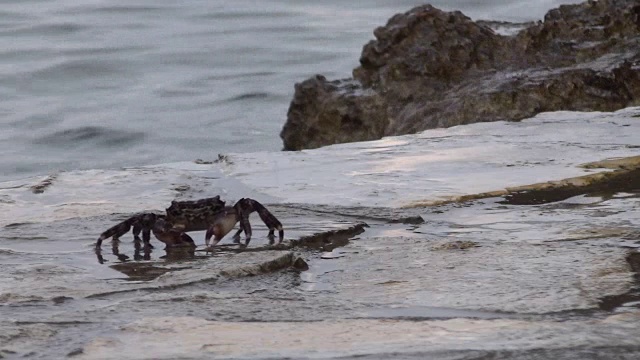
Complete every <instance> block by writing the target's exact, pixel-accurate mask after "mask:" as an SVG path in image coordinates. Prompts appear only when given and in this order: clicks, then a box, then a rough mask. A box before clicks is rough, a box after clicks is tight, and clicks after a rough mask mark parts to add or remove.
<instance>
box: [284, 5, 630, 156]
mask: <svg viewBox="0 0 640 360" xmlns="http://www.w3.org/2000/svg"><path fill="white" fill-rule="evenodd" d="M639 24H640V5H638V3H637V1H634V0H601V1H588V2H585V3H582V4H578V5H563V6H560V7H559V8H557V9H554V10H551V11H549V12H548V13H547V15H546V16H545V18H544V21H543V22H539V23H533V24H525V25H523V27H524V28H523V29H522V30H520V31H519V32H517V33H515V34H513V35H510V36H506V35H500V34H499V33H500V31H499V28H502V27H504V26H505V24H495V23H490V22H474V21H472V20H471V19H469V18H468V17H466V16H465V15H464V14H462V13H460V12H444V11H441V10H438V9H436V8H434V7H432V6H430V5H425V6H420V7H416V8H414V9H412V10H410V11H408V12H406V13H404V14H399V15H396V16H394V17H392V18H391V19H390V20H389V22H388V23H387V25H385V26H383V27H379V28H377V29H376V30H375V31H374V35H375V38H376V39H375V40H373V41H371V42H369V43H368V44H366V45H365V46H364V48H363V51H362V55H361V58H360V66H359V67H358V68H356V69H355V70H354V71H353V78H352V79H342V80H328V79H326V78H325V77H324V76H321V75H317V76H314V77H312V78H310V79H308V80H305V81H303V82H301V83H299V84H296V86H295V95H294V98H293V100H292V102H291V105H290V108H289V112H288V114H287V122H286V124H285V125H284V128H283V129H282V132H281V137H282V139H283V142H284V149H285V150H300V149H308V148H317V147H321V146H324V145H330V144H335V143H344V142H353V141H364V140H373V139H379V138H381V137H383V136H388V135H400V134H408V133H415V132H418V131H422V130H425V129H430V128H436V127H450V126H454V125H461V124H469V123H474V122H487V121H498V120H509V121H515V120H521V119H524V118H527V117H531V116H533V115H535V114H537V113H540V112H545V111H556V110H578V111H612V110H615V109H620V108H623V107H626V106H632V105H637V104H639V103H640V53H639V52H638V49H639V48H640V25H639ZM492 27H493V29H492ZM494 30H495V31H494Z"/></svg>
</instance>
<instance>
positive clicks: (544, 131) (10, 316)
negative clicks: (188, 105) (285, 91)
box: [0, 108, 640, 359]
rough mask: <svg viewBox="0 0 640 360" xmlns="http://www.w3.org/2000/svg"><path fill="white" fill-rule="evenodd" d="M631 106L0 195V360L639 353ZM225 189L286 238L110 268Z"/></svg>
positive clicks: (70, 177) (26, 185) (88, 177)
mask: <svg viewBox="0 0 640 360" xmlns="http://www.w3.org/2000/svg"><path fill="white" fill-rule="evenodd" d="M639 110H640V109H639V108H628V109H624V110H621V111H618V112H615V113H552V114H549V113H547V114H541V115H539V116H537V117H536V118H535V119H530V120H526V121H522V122H517V123H514V122H509V123H496V122H494V123H486V124H473V125H469V126H465V127H456V128H450V129H437V130H433V131H427V132H424V133H422V134H418V135H407V136H402V137H396V138H385V139H382V140H379V141H375V142H370V143H354V144H343V145H336V146H331V147H325V148H323V149H318V150H314V151H304V152H276V153H270V154H231V155H229V161H228V162H225V163H211V164H194V163H191V162H189V163H178V164H166V165H158V166H154V167H148V168H136V169H122V170H109V171H103V170H100V171H87V172H80V171H79V172H71V173H60V174H59V175H58V176H57V177H56V180H55V183H54V184H53V186H50V187H48V188H47V189H46V191H44V192H42V193H38V194H34V193H33V192H32V191H31V186H32V185H33V184H34V183H38V182H39V181H40V180H41V179H31V180H24V181H16V182H9V183H3V184H0V197H2V198H3V199H6V200H8V201H7V202H5V203H0V207H1V208H2V209H3V210H4V209H6V211H3V212H0V271H2V273H3V276H2V278H0V355H1V356H4V357H8V358H14V357H28V358H34V359H50V358H62V357H65V356H66V357H70V358H84V359H105V358H107V359H108V358H116V357H117V358H128V359H151V358H152V359H158V358H166V359H173V358H194V359H209V358H287V357H288V358H300V357H307V358H309V357H311V358H333V357H338V358H358V359H361V358H366V359H386V358H389V357H401V358H416V359H419V358H420V359H421V358H442V359H487V358H505V359H537V358H568V359H609V358H612V357H615V358H620V359H634V358H637V357H638V356H640V341H639V340H638V336H637V334H638V333H640V327H639V326H640V322H639V321H638V316H640V291H639V289H640V286H639V285H640V283H639V281H640V275H639V274H638V271H639V270H640V257H639V255H638V254H639V252H638V249H639V248H640V230H638V229H640V223H639V222H638V219H640V213H639V211H640V207H639V206H638V204H639V203H640V192H639V191H640V189H639V188H638V183H637V176H636V175H637V173H636V172H635V171H637V168H638V165H640V163H639V162H638V156H637V148H638V145H639V144H638V139H640V137H639V136H638V134H639V133H638V131H639V130H638V129H640V128H639V127H637V126H635V124H636V121H637V117H638V111H639ZM580 125H582V126H580ZM247 169H251V171H247ZM527 184H529V185H527ZM566 189H570V191H569V192H567V191H565V190H566ZM538 190H540V191H542V192H541V193H539V194H538V195H537V196H536V197H535V199H538V198H542V197H544V199H545V201H530V200H531V199H526V198H523V199H525V200H526V201H505V200H508V196H509V195H510V194H520V193H522V192H528V193H531V194H534V193H535V192H536V191H538ZM556 190H557V191H558V192H559V193H561V194H563V196H560V197H556V196H555V195H554V191H556ZM215 194H221V195H224V196H223V197H224V198H225V199H226V200H228V201H232V200H233V199H238V198H239V197H245V196H250V197H252V198H255V199H257V200H259V201H260V202H262V203H263V204H265V205H266V206H267V207H268V208H269V210H270V211H271V212H272V213H273V214H274V215H275V216H276V217H277V218H278V219H280V220H281V222H282V223H283V224H284V227H285V241H284V242H282V243H281V244H270V242H269V240H268V239H267V237H266V234H267V229H266V227H265V226H264V225H263V224H262V223H261V222H260V221H259V217H258V216H257V215H255V214H254V215H252V219H251V221H252V225H253V229H254V230H253V239H252V241H251V245H250V246H249V247H248V248H244V249H243V248H240V247H239V246H238V245H234V244H233V242H232V241H231V240H230V239H225V240H223V241H222V242H221V245H220V246H219V247H218V248H217V251H215V252H213V253H209V254H207V253H206V252H203V251H198V250H196V251H192V250H186V251H185V250H180V251H165V250H163V249H161V245H160V243H159V242H158V241H156V240H152V242H153V243H154V244H155V245H156V246H157V247H156V248H155V249H151V251H145V250H144V249H141V248H139V247H136V246H135V243H134V242H133V241H132V236H131V234H128V235H125V236H123V237H121V241H120V242H119V243H118V244H117V245H118V246H117V247H113V246H110V245H109V244H108V243H104V244H103V247H102V253H101V256H102V257H103V259H102V260H104V261H102V262H101V261H98V260H99V259H98V258H97V256H96V254H95V253H94V244H95V239H96V237H97V236H98V234H99V233H100V232H102V231H103V230H104V229H106V228H108V227H111V226H113V224H114V223H117V222H119V221H122V220H123V219H126V218H128V217H129V216H131V212H133V211H140V210H143V209H148V210H149V211H158V210H161V209H163V208H165V207H166V206H167V204H168V203H170V200H171V199H172V198H180V199H195V198H202V197H206V196H212V195H215ZM552 195H553V196H552ZM105 199H106V200H105ZM273 199H276V200H273ZM277 199H280V201H277ZM535 199H534V200H535ZM191 236H192V237H193V239H195V241H196V243H197V244H198V245H202V244H203V242H204V241H203V238H204V233H203V232H193V233H191Z"/></svg>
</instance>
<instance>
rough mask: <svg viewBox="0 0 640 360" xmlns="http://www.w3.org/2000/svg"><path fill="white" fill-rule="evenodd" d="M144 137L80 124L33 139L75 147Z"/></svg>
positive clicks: (110, 144)
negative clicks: (76, 126)
mask: <svg viewBox="0 0 640 360" xmlns="http://www.w3.org/2000/svg"><path fill="white" fill-rule="evenodd" d="M144 137H145V134H144V133H143V132H131V131H124V130H117V129H109V128H105V127H101V126H81V127H78V128H74V129H66V130H61V131H56V132H54V133H53V134H49V135H45V136H42V137H40V138H38V139H36V140H34V143H36V144H39V145H48V146H55V147H76V146H78V145H82V144H89V143H90V144H94V145H99V146H105V147H112V146H121V145H125V144H129V143H133V142H137V141H141V140H142V139H144Z"/></svg>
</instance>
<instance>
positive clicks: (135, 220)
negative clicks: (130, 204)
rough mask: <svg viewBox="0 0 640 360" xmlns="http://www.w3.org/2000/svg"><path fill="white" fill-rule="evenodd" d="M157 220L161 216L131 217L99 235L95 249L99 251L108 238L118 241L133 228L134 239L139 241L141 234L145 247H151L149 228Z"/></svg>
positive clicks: (142, 215)
mask: <svg viewBox="0 0 640 360" xmlns="http://www.w3.org/2000/svg"><path fill="white" fill-rule="evenodd" d="M158 218H162V216H159V215H156V214H152V213H147V214H139V215H135V216H132V217H130V218H128V219H127V220H125V221H123V222H121V223H119V224H117V225H115V226H112V227H110V228H109V229H107V230H106V231H105V232H103V233H102V234H100V237H99V238H98V241H97V242H96V249H99V248H100V246H102V241H104V240H106V239H108V238H110V237H113V240H118V239H119V238H120V237H121V236H122V235H124V234H126V233H127V232H128V231H129V230H130V229H131V227H133V237H134V239H136V238H137V239H139V238H140V237H139V236H140V233H141V232H142V239H143V241H144V243H145V245H148V246H151V244H150V240H151V227H153V224H155V222H156V219H158Z"/></svg>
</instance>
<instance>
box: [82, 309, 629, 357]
mask: <svg viewBox="0 0 640 360" xmlns="http://www.w3.org/2000/svg"><path fill="white" fill-rule="evenodd" d="M639 331H640V313H629V314H621V315H613V316H609V317H607V318H604V319H601V320H594V321H592V322H591V323H589V324H585V323H583V322H576V321H567V322H552V321H526V320H505V319H500V320H473V319H452V320H443V321H419V322H415V321H398V320H358V319H345V320H338V321H320V322H307V323H305V322H302V323H301V322H277V323H262V322H241V323H237V322H218V321H207V320H204V319H200V318H194V317H158V318H146V319H142V320H139V321H135V322H132V323H130V324H128V325H125V326H123V327H122V328H121V329H119V330H118V331H116V332H115V333H113V334H112V336H109V337H101V338H98V339H95V340H93V341H92V342H91V343H90V344H88V345H87V346H86V347H85V348H84V349H82V353H81V354H80V355H79V356H78V357H77V358H78V359H122V358H126V359H151V358H153V359H175V358H194V359H204V358H211V357H215V358H222V359H228V358H234V359H236V358H258V359H264V358H331V357H335V356H356V355H367V354H394V356H398V355H400V354H411V353H418V352H422V353H425V355H428V354H429V353H436V354H437V353H438V352H439V351H452V350H454V351H455V350H458V351H462V350H470V349H473V350H520V351H526V350H532V349H535V348H540V347H542V348H545V349H569V350H570V349H572V348H576V347H587V348H595V349H597V347H599V346H600V347H603V346H610V347H615V346H619V347H622V346H629V345H632V344H629V342H628V341H626V340H625V339H621V338H620V337H619V334H620V333H638V332H639ZM570 351H571V350H570Z"/></svg>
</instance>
